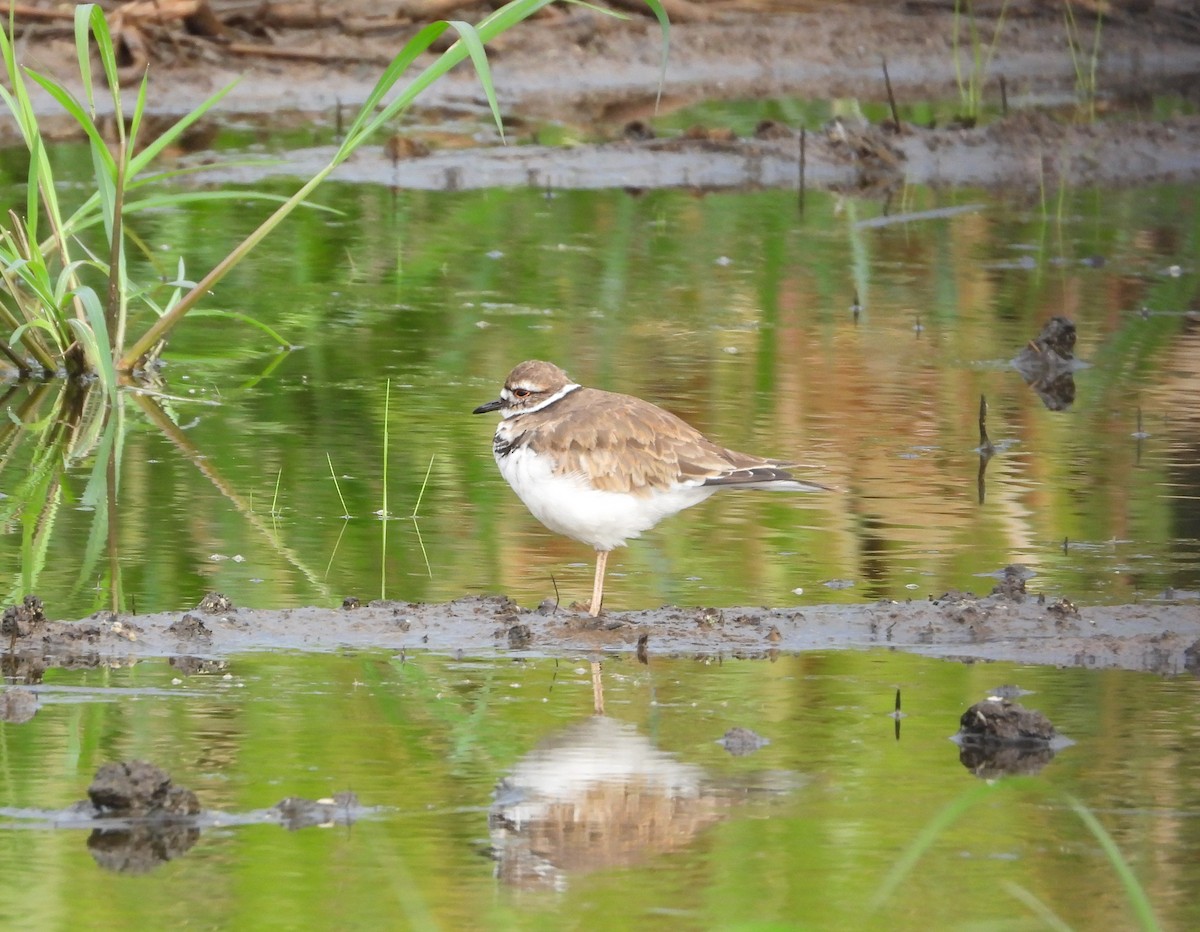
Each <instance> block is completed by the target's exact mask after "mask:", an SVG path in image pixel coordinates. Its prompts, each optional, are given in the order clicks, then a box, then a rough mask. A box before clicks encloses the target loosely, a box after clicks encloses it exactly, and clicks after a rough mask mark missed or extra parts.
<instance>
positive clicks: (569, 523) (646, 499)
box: [496, 447, 716, 550]
mask: <svg viewBox="0 0 1200 932" xmlns="http://www.w3.org/2000/svg"><path fill="white" fill-rule="evenodd" d="M496 464H497V465H498V466H499V467H500V473H501V475H503V476H504V478H505V479H506V480H507V481H508V484H509V485H511V486H512V487H513V491H515V492H516V493H517V495H518V496H520V498H521V501H523V502H524V503H525V507H526V508H528V509H529V510H530V512H531V513H532V514H533V516H534V517H535V518H537V519H538V520H539V521H541V522H542V524H544V525H546V527H548V528H549V529H550V530H552V531H554V532H555V533H556V534H563V535H565V536H566V537H571V538H574V539H575V540H578V541H582V542H583V543H585V544H590V545H591V546H592V547H594V548H596V549H597V550H612V549H613V548H614V547H621V546H623V545H624V544H625V541H626V540H628V539H629V538H631V537H638V536H639V535H640V534H641V533H642V532H643V531H648V530H649V529H650V528H652V527H654V525H656V524H658V522H659V521H661V520H662V519H663V518H665V517H667V516H668V515H673V514H675V512H677V511H682V510H683V509H684V508H689V507H691V506H692V505H695V504H697V503H699V502H702V501H704V500H705V499H706V498H708V497H709V496H710V495H712V494H713V493H714V492H715V491H716V488H715V487H713V486H701V485H690V486H680V487H679V488H677V489H673V490H671V491H668V492H658V493H653V494H650V495H646V496H639V495H631V494H629V493H627V492H602V491H597V490H596V489H594V488H592V487H591V486H590V485H588V483H587V482H586V481H585V480H584V478H583V476H582V475H580V474H578V473H575V474H570V475H555V474H554V472H553V470H552V469H551V468H550V464H549V463H548V462H547V461H546V460H545V459H544V458H539V457H538V456H536V455H535V454H533V453H532V452H530V450H529V448H528V447H518V448H517V449H515V450H512V451H511V452H510V453H509V454H508V455H507V456H504V457H497V458H496Z"/></svg>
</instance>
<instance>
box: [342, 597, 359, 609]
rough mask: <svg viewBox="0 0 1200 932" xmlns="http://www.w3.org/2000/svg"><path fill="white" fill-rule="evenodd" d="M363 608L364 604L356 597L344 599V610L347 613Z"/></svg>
mask: <svg viewBox="0 0 1200 932" xmlns="http://www.w3.org/2000/svg"><path fill="white" fill-rule="evenodd" d="M361 607H362V602H361V601H359V598H358V596H356V595H348V596H346V598H344V599H342V608H344V609H346V610H347V611H349V610H351V609H355V608H361Z"/></svg>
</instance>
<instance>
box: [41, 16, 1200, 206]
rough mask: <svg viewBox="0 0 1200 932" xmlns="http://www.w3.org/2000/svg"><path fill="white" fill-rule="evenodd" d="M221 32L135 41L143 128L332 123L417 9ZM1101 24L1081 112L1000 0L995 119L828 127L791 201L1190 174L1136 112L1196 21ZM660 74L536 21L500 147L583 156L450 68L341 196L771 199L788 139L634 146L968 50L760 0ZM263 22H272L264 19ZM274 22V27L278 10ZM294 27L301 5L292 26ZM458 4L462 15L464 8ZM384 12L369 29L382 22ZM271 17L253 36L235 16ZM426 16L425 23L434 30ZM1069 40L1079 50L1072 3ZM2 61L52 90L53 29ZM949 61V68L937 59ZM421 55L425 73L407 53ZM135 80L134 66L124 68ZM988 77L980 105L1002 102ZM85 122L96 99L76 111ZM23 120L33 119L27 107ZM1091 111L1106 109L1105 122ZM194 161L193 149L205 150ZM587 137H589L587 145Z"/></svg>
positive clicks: (624, 51) (1196, 68)
mask: <svg viewBox="0 0 1200 932" xmlns="http://www.w3.org/2000/svg"><path fill="white" fill-rule="evenodd" d="M209 5H210V6H211V8H212V10H213V12H214V13H215V14H216V17H217V18H218V19H220V20H221V22H220V24H218V25H214V26H213V27H212V28H211V29H207V30H199V31H198V30H197V29H196V28H195V26H194V24H193V25H189V26H186V28H185V25H184V24H181V23H174V24H154V25H146V26H143V27H142V28H141V30H140V31H138V32H137V33H136V35H137V37H138V40H137V42H136V43H134V44H135V45H137V46H138V47H137V48H136V49H135V52H136V56H135V58H136V62H135V64H138V65H140V68H143V69H144V68H147V67H148V68H149V74H150V85H149V101H150V109H151V112H152V113H154V114H157V115H159V116H163V117H167V116H170V115H172V114H180V113H183V112H186V111H187V110H189V109H191V108H193V107H195V106H196V105H198V104H199V103H200V102H201V101H202V100H203V99H204V98H205V97H207V96H208V95H210V94H212V93H213V92H215V91H217V90H219V89H221V88H223V87H225V86H226V85H228V84H230V83H231V82H234V81H236V82H237V86H236V87H235V88H234V90H233V91H232V92H231V93H230V94H229V96H228V97H227V98H225V99H224V100H223V101H222V102H221V104H220V111H219V113H220V116H219V119H220V120H224V121H227V122H233V123H238V124H241V125H246V124H247V123H250V124H253V125H255V126H260V127H261V126H267V125H273V126H277V127H282V126H314V125H323V126H327V127H328V126H331V125H335V124H336V123H337V121H338V120H339V118H341V117H344V118H347V119H348V117H349V114H351V113H353V111H354V109H355V108H356V107H357V106H358V105H359V104H360V103H361V102H362V101H363V100H364V99H366V97H367V95H368V94H369V93H370V90H371V88H372V86H373V84H374V82H375V80H376V79H377V77H378V76H379V74H380V73H381V72H382V70H383V68H384V66H385V64H386V63H387V62H388V61H389V60H390V59H391V57H392V56H393V55H395V54H396V53H397V52H398V50H399V49H400V47H401V46H402V44H403V42H404V41H406V39H407V38H408V37H409V36H411V35H412V34H414V33H415V32H416V30H417V28H418V24H419V23H422V22H426V21H428V20H430V19H434V18H436V15H437V13H436V11H428V10H421V9H417V8H415V7H414V8H411V9H410V8H408V7H401V8H400V9H399V11H393V10H391V9H389V10H381V9H380V8H379V6H378V4H367V3H363V2H348V3H344V4H339V5H337V9H336V12H334V11H331V10H326V9H325V8H321V10H320V11H317V12H319V13H321V14H322V15H310V16H307V17H302V16H295V17H291V18H288V17H284V16H282V15H281V14H282V12H283V11H286V10H288V9H290V8H291V7H296V8H297V9H298V8H299V7H300V6H301V5H299V4H293V5H290V6H289V5H288V4H270V5H266V4H264V5H262V7H261V10H260V12H258V13H254V14H246V12H245V4H225V3H222V2H220V0H212V2H211V3H210V4H209ZM995 6H996V9H995V10H991V11H990V15H989V9H990V8H989V7H988V5H986V4H976V5H975V8H976V10H977V11H978V12H979V15H980V30H981V34H982V35H983V36H984V37H985V38H989V37H991V36H992V34H993V29H994V28H995V27H996V24H997V22H998V19H997V18H996V17H995V14H996V13H998V11H999V5H998V4H997V5H995ZM1107 6H1108V9H1109V12H1108V14H1107V16H1106V18H1105V19H1104V20H1103V22H1102V29H1101V33H1100V35H1101V42H1100V52H1099V55H1098V56H1097V58H1096V63H1095V64H1096V93H1095V97H1094V107H1092V106H1088V107H1085V108H1081V107H1080V103H1081V100H1080V98H1081V93H1082V92H1081V90H1080V74H1081V72H1080V71H1079V70H1078V66H1079V62H1080V55H1081V54H1083V55H1084V56H1085V58H1086V61H1084V64H1085V65H1086V66H1087V68H1088V69H1090V67H1091V58H1090V55H1091V46H1090V45H1089V46H1088V47H1087V48H1086V49H1083V50H1078V49H1077V50H1076V52H1075V55H1074V57H1073V55H1072V49H1071V42H1070V39H1069V36H1068V31H1067V28H1066V26H1065V24H1064V19H1063V17H1062V15H1061V10H1060V9H1059V7H1058V6H1057V5H1056V4H1045V3H1034V2H1020V0H1017V2H1013V3H1009V4H1007V5H1006V9H1007V12H1006V14H1005V17H1004V20H1003V22H1002V23H1001V28H1000V31H999V33H998V35H997V37H996V39H995V43H994V49H992V50H991V54H992V58H991V60H990V62H989V63H988V66H987V69H986V72H985V73H984V74H983V75H982V95H983V101H984V103H985V105H989V106H997V105H998V103H999V101H1000V98H1001V95H1003V97H1004V99H1005V100H1006V101H1007V103H1008V105H1009V115H1008V116H1007V117H1005V118H1003V119H999V120H996V121H994V122H991V123H990V124H989V125H987V126H983V127H981V128H964V127H961V126H960V127H945V126H943V127H930V126H916V125H910V124H907V123H902V124H901V125H900V126H896V125H894V124H893V123H892V121H888V122H887V123H886V124H884V125H871V124H868V123H866V122H865V121H863V120H861V119H858V118H857V117H853V116H850V117H847V118H845V119H843V120H840V121H839V122H837V123H836V124H832V125H830V126H826V127H823V128H820V129H819V130H818V129H813V128H810V131H809V132H808V138H807V139H806V146H805V152H804V173H805V183H806V186H811V187H814V188H836V189H852V190H866V191H868V192H873V191H876V190H879V189H885V190H886V189H889V188H891V187H894V186H896V185H898V184H901V183H921V184H947V185H957V184H970V185H979V186H984V187H994V186H1002V185H1012V184H1018V185H1021V186H1023V187H1024V188H1028V189H1033V190H1037V189H1039V188H1041V186H1043V185H1046V184H1057V183H1060V182H1061V183H1066V184H1136V183H1145V182H1150V181H1171V180H1175V181H1183V180H1188V179H1191V178H1195V177H1198V176H1200V155H1198V154H1197V153H1200V118H1196V117H1192V116H1188V117H1177V118H1173V119H1169V120H1156V119H1154V118H1153V114H1154V110H1155V101H1156V100H1158V99H1161V98H1162V97H1163V96H1164V95H1165V96H1170V97H1174V98H1180V97H1181V98H1182V99H1184V100H1185V101H1189V102H1190V106H1191V107H1192V108H1193V109H1194V107H1195V104H1196V103H1197V102H1198V101H1197V100H1196V98H1198V97H1200V92H1198V91H1197V87H1198V86H1200V80H1198V77H1200V17H1197V15H1196V14H1195V11H1194V9H1193V7H1192V5H1191V4H1189V3H1186V2H1183V0H1160V2H1159V3H1157V4H1155V5H1153V7H1152V8H1151V9H1144V7H1146V6H1147V5H1146V4H1137V3H1116V4H1109V5H1107ZM671 10H672V15H673V19H674V22H673V25H672V28H671V33H670V56H669V59H668V65H667V68H666V73H665V77H664V78H663V82H662V98H661V100H657V96H658V91H659V81H660V73H661V67H662V58H661V50H662V36H661V33H660V32H659V28H658V25H657V24H656V23H655V22H654V21H653V20H652V19H649V18H647V17H645V16H642V15H637V14H634V15H632V16H631V18H629V19H627V20H618V19H614V18H611V17H607V16H604V15H602V14H600V13H598V12H595V11H593V10H588V9H582V8H565V7H562V8H559V7H551V8H549V9H548V10H546V11H545V12H544V13H543V14H542V15H540V16H539V17H537V18H535V19H533V20H531V21H528V22H526V23H523V24H521V25H519V26H518V27H517V28H516V29H514V30H512V31H511V32H509V33H507V34H505V35H503V36H501V37H500V38H499V40H498V41H497V42H496V43H495V44H494V45H492V46H489V54H490V55H491V62H492V69H493V78H494V81H495V86H496V90H497V94H498V97H499V101H500V105H501V109H502V111H503V113H504V115H505V120H506V124H507V127H506V135H507V137H508V140H509V141H510V142H518V143H524V142H529V141H530V140H531V139H535V138H536V136H537V131H536V126H538V125H539V124H541V123H545V122H553V123H558V124H560V125H565V126H567V127H569V128H571V129H572V130H573V131H574V132H572V133H571V135H572V136H575V137H577V138H583V139H586V140H587V142H586V144H580V145H572V146H556V147H548V146H536V145H519V146H514V145H509V146H507V147H502V146H499V145H498V144H497V143H498V142H499V139H498V138H489V133H491V134H493V135H494V128H493V129H491V130H488V129H487V124H488V123H489V122H490V117H489V116H488V114H487V109H486V103H485V100H484V98H483V94H482V92H481V90H480V86H479V82H478V80H477V78H476V77H475V75H474V73H473V71H472V70H471V69H470V67H469V66H466V65H460V66H459V67H458V68H457V69H456V70H455V71H454V72H452V73H451V74H450V75H449V76H447V78H445V79H443V80H441V81H438V82H436V83H435V84H434V85H433V86H432V87H431V88H429V89H428V90H427V91H426V92H424V93H423V94H422V96H421V97H420V98H419V101H418V103H417V105H416V107H415V108H414V109H413V111H411V113H410V115H408V116H407V117H405V119H404V120H403V121H400V122H399V123H398V124H397V125H396V127H394V131H395V132H397V136H398V138H399V142H397V139H396V138H391V139H384V138H381V139H380V140H379V141H378V143H379V144H378V145H376V146H367V147H364V148H363V149H362V150H360V151H359V152H358V153H357V154H356V156H355V157H354V158H353V159H352V160H351V161H350V162H349V163H347V164H346V165H344V166H343V167H342V168H341V169H340V171H339V174H338V175H337V176H335V177H340V178H342V179H344V180H355V181H369V182H375V183H383V184H391V185H396V186H399V187H414V188H428V189H438V190H441V189H466V188H478V187H487V186H496V185H537V186H546V187H558V188H574V187H611V186H623V187H638V188H654V187H669V186H686V187H692V188H700V189H717V188H745V187H779V186H786V187H792V186H796V185H797V180H798V177H799V162H800V158H801V156H800V151H799V137H798V135H797V133H796V130H797V129H798V127H797V126H781V125H768V126H765V127H760V133H759V135H760V136H761V137H763V138H750V139H738V138H734V137H733V136H732V134H731V133H729V131H728V130H727V129H726V128H724V127H720V126H710V127H705V126H698V127H693V129H692V130H689V131H687V132H685V133H683V134H681V135H675V136H673V137H672V138H670V139H647V138H641V137H644V136H645V135H646V134H645V133H644V132H641V131H638V128H641V129H643V130H644V129H645V128H646V127H647V121H650V120H652V119H653V118H654V117H655V116H662V115H665V114H670V113H672V112H673V111H677V110H679V109H680V108H682V107H686V106H688V105H690V104H694V103H697V102H700V101H705V100H733V99H774V98H782V97H794V98H804V99H809V100H832V99H844V100H846V101H847V102H850V103H852V106H851V107H850V108H849V110H848V112H850V113H853V112H854V110H855V109H856V104H857V103H861V102H867V101H876V102H883V101H885V100H886V99H887V90H886V84H885V81H884V76H883V68H882V64H883V62H884V60H885V59H886V62H887V69H888V79H889V80H890V83H891V88H892V92H893V94H894V97H895V99H896V101H897V102H898V103H899V105H901V106H903V105H905V104H922V103H926V102H929V101H934V100H948V99H949V100H953V99H956V98H958V96H959V74H960V73H961V71H962V70H965V71H966V72H967V74H968V76H970V73H971V70H972V67H973V65H972V60H971V59H972V55H973V51H972V50H971V48H970V47H969V44H967V43H966V41H965V40H963V39H961V38H960V39H958V40H956V38H955V28H956V19H955V16H954V5H953V4H952V3H942V4H939V3H934V2H929V3H907V4H896V3H878V4H871V3H856V4H836V3H822V4H817V3H804V2H790V3H789V2H781V3H778V4H774V5H772V8H771V9H769V10H767V11H763V10H762V9H747V8H745V7H744V6H743V5H741V4H738V3H702V4H697V3H684V4H680V5H678V6H672V7H671ZM272 11H274V12H272ZM293 12H295V11H294V10H293ZM310 12H311V11H310ZM483 12H484V11H483V10H482V8H481V9H480V10H474V9H472V8H470V7H469V6H467V7H458V8H455V10H454V15H455V16H462V17H463V18H465V19H467V20H473V19H475V18H477V17H476V16H475V15H474V14H475V13H478V14H479V15H482V14H483ZM385 14H386V15H385ZM270 15H275V16H276V19H275V20H273V21H271V22H260V21H256V20H255V16H258V17H264V16H270ZM441 15H445V11H443V12H442V13H441ZM1076 15H1078V16H1080V17H1081V20H1080V23H1079V26H1078V28H1079V32H1080V35H1083V36H1087V37H1091V36H1092V34H1093V29H1094V22H1095V21H1094V20H1093V19H1091V18H1090V15H1089V14H1088V13H1087V11H1086V9H1081V10H1079V12H1078V13H1077V14H1076ZM21 48H22V51H23V54H24V60H25V61H26V63H27V64H28V65H30V66H31V67H35V68H38V69H41V70H44V71H47V72H49V73H51V74H56V75H57V76H59V77H60V78H63V79H64V80H66V81H67V82H68V83H71V81H72V80H73V79H72V76H71V70H70V63H71V62H73V61H74V53H73V51H72V50H71V47H70V32H69V28H68V26H67V25H64V24H63V23H61V22H56V21H46V22H38V23H31V24H30V25H29V26H28V27H27V34H26V35H25V36H23V38H22V43H21ZM956 52H957V54H958V55H959V57H960V58H961V60H962V61H961V65H960V69H959V70H958V72H956V65H955V55H956ZM429 60H430V61H431V60H432V59H431V58H430V59H429ZM140 73H141V71H140V70H139V71H138V74H140ZM1001 80H1003V82H1004V83H1003V88H1001V84H1000V82H1001ZM99 104H100V105H101V107H103V105H104V101H103V100H101V101H99ZM39 108H40V109H41V110H42V112H43V113H45V114H50V113H52V112H53V111H54V109H55V105H53V104H52V103H51V102H50V101H49V99H48V98H43V99H39ZM1110 114H1115V115H1117V118H1116V119H1113V120H1109V119H1107V118H1106V117H1107V116H1109V115H1110ZM196 135H197V136H198V137H199V139H198V142H197V144H196V149H195V152H196V153H200V152H203V151H204V148H205V146H204V142H205V139H204V133H203V132H199V133H197V134H196ZM593 140H599V141H595V142H594V141H593ZM331 152H332V150H326V149H322V148H314V149H301V150H300V151H293V152H290V153H289V155H288V158H287V160H286V162H285V163H283V164H279V163H276V164H267V163H266V162H265V161H264V163H263V164H261V165H248V166H241V167H238V168H236V169H226V170H222V171H221V172H220V173H214V174H212V175H208V176H206V177H208V178H209V179H210V180H211V181H216V182H231V181H237V182H253V181H255V180H258V179H261V178H264V177H268V176H270V175H274V174H289V175H297V176H306V175H310V174H312V172H314V171H315V170H316V169H317V168H319V167H321V166H322V165H323V164H324V163H325V162H326V161H327V160H328V156H329V155H330V154H331Z"/></svg>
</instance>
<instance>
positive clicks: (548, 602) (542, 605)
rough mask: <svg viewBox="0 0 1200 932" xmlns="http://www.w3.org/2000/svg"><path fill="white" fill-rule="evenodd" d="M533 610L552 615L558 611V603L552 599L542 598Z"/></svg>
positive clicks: (540, 613)
mask: <svg viewBox="0 0 1200 932" xmlns="http://www.w3.org/2000/svg"><path fill="white" fill-rule="evenodd" d="M535 611H536V612H537V613H538V614H539V615H553V614H554V613H555V612H557V611H558V603H557V602H555V601H554V599H542V601H541V602H539V603H538V607H537V608H536V609H535Z"/></svg>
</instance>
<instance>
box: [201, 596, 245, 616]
mask: <svg viewBox="0 0 1200 932" xmlns="http://www.w3.org/2000/svg"><path fill="white" fill-rule="evenodd" d="M196 609H197V610H198V611H201V612H204V614H206V615H221V614H223V613H225V612H235V611H237V609H236V608H234V607H233V600H232V599H230V598H229V597H227V596H223V595H221V593H219V592H210V593H209V594H208V595H206V596H205V597H204V598H203V599H201V600H200V604H199V605H197V606H196Z"/></svg>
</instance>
